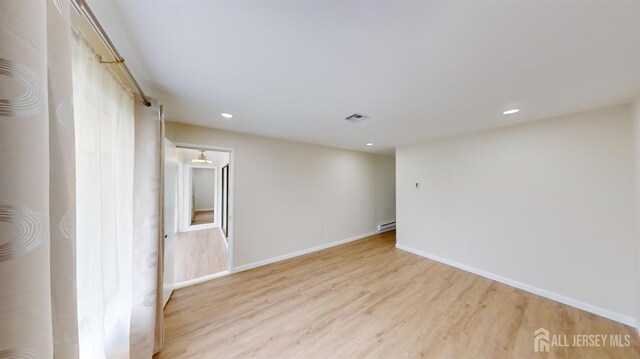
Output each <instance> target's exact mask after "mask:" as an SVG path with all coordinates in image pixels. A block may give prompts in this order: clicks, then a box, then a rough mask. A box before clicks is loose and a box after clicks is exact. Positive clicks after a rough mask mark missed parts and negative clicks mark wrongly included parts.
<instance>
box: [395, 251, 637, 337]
mask: <svg viewBox="0 0 640 359" xmlns="http://www.w3.org/2000/svg"><path fill="white" fill-rule="evenodd" d="M396 248H398V249H401V250H403V251H407V252H409V253H413V254H417V255H419V256H421V257H425V258H429V259H432V260H434V261H436V262H440V263H444V264H447V265H450V266H452V267H456V268H459V269H462V270H464V271H467V272H471V273H473V274H477V275H479V276H482V277H485V278H489V279H492V280H495V281H496V282H500V283H503V284H506V285H509V286H512V287H515V288H518V289H522V290H524V291H527V292H529V293H533V294H536V295H539V296H541V297H545V298H547V299H551V300H555V301H556V302H560V303H563V304H566V305H569V306H572V307H575V308H578V309H582V310H584V311H587V312H589V313H593V314H596V315H599V316H601V317H605V318H609V319H611V320H615V321H616V322H619V323H622V324H625V325H629V326H632V327H634V328H637V327H638V321H637V320H636V319H635V318H633V317H629V316H626V315H623V314H620V313H615V312H612V311H610V310H607V309H603V308H600V307H597V306H595V305H591V304H588V303H585V302H581V301H579V300H576V299H572V298H569V297H565V296H563V295H560V294H557V293H553V292H550V291H548V290H544V289H540V288H537V287H534V286H532V285H529V284H525V283H521V282H518V281H515V280H513V279H509V278H506V277H502V276H499V275H497V274H493V273H490V272H487V271H484V270H482V269H477V268H474V267H470V266H468V265H466V264H462V263H458V262H455V261H452V260H450V259H446V258H442V257H439V256H436V255H433V254H431V253H426V252H423V251H420V250H417V249H413V248H410V247H407V246H405V245H402V244H399V243H396ZM639 333H640V331H639Z"/></svg>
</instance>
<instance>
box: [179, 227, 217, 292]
mask: <svg viewBox="0 0 640 359" xmlns="http://www.w3.org/2000/svg"><path fill="white" fill-rule="evenodd" d="M174 255H175V259H174V261H175V262H174V266H175V267H174V268H175V274H174V275H175V281H176V282H183V281H186V280H190V279H195V278H200V277H203V276H205V275H209V274H214V273H219V272H224V271H226V270H227V245H226V243H225V239H224V234H223V233H222V231H221V230H220V228H209V229H201V230H197V231H187V232H180V233H178V234H176V241H175V247H174Z"/></svg>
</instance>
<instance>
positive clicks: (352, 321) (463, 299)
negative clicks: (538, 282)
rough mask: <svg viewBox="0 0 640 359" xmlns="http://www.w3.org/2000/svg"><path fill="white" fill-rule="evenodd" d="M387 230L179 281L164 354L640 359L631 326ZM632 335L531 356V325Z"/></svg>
mask: <svg viewBox="0 0 640 359" xmlns="http://www.w3.org/2000/svg"><path fill="white" fill-rule="evenodd" d="M394 244H395V233H394V232H387V233H384V234H381V235H377V236H373V237H370V238H368V239H364V240H360V241H357V242H352V243H349V244H345V245H342V246H338V247H334V248H331V249H327V250H324V251H321V252H316V253H312V254H308V255H305V256H302V257H297V258H294V259H291V260H287V261H283V262H279V263H275V264H272V265H268V266H264V267H260V268H256V269H253V270H249V271H246V272H241V273H237V274H232V275H229V276H227V277H223V278H219V279H216V280H212V281H210V282H206V283H202V284H199V285H195V286H191V287H188V288H183V289H179V290H176V291H175V292H174V294H173V297H172V298H171V300H170V301H169V303H168V305H167V307H166V310H165V334H166V341H165V346H164V349H163V350H162V352H161V353H160V354H159V355H157V358H247V357H256V358H279V359H280V358H363V357H367V358H425V357H426V358H492V359H493V358H570V357H571V358H640V340H639V339H638V335H637V334H636V332H635V330H634V329H633V328H631V327H627V326H625V325H622V324H619V323H616V322H614V321H611V320H608V319H605V318H602V317H598V316H595V315H593V314H590V313H587V312H584V311H581V310H578V309H575V308H572V307H569V306H567V305H564V304H560V303H557V302H554V301H551V300H549V299H545V298H542V297H539V296H536V295H533V294H530V293H527V292H524V291H521V290H519V289H515V288H512V287H509V286H507V285H504V284H501V283H498V282H495V281H492V280H489V279H486V278H483V277H480V276H477V275H474V274H471V273H468V272H465V271H462V270H460V269H456V268H453V267H450V266H447V265H444V264H441V263H438V262H435V261H432V260H429V259H425V258H422V257H419V256H416V255H413V254H410V253H407V252H404V251H401V250H398V249H396V248H395V247H394ZM540 327H544V328H546V329H548V330H550V331H551V333H552V334H554V333H555V334H566V335H567V337H568V338H569V340H571V336H572V335H573V334H609V335H615V334H620V335H623V336H624V335H629V338H631V346H630V347H625V348H612V347H605V348H557V347H554V348H551V351H550V353H534V342H533V340H534V331H535V330H536V329H538V328H540Z"/></svg>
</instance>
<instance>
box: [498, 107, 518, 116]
mask: <svg viewBox="0 0 640 359" xmlns="http://www.w3.org/2000/svg"><path fill="white" fill-rule="evenodd" d="M516 112H520V109H519V108H513V109H511V110H506V111H504V112H503V113H502V114H503V115H512V114H514V113H516Z"/></svg>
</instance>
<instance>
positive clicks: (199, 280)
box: [173, 271, 229, 289]
mask: <svg viewBox="0 0 640 359" xmlns="http://www.w3.org/2000/svg"><path fill="white" fill-rule="evenodd" d="M226 275H229V271H224V272H218V273H213V274H209V275H205V276H202V277H199V278H195V279H189V280H185V281H182V282H178V283H175V284H174V285H173V289H180V288H184V287H188V286H190V285H194V284H198V283H202V282H206V281H209V280H212V279H216V278H220V277H224V276H226Z"/></svg>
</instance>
